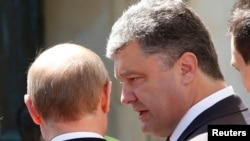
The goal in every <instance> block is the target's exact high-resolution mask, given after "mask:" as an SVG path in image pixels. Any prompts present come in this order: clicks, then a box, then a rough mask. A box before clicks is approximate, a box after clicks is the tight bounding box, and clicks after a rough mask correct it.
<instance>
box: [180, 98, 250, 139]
mask: <svg viewBox="0 0 250 141" xmlns="http://www.w3.org/2000/svg"><path fill="white" fill-rule="evenodd" d="M216 124H240V125H241V124H250V111H249V109H248V108H247V107H246V106H245V105H244V104H243V102H242V101H241V99H240V98H239V97H238V96H236V95H233V96H229V97H227V98H226V99H224V100H222V101H220V102H218V103H216V104H215V105H213V106H212V107H210V108H209V109H207V110H206V111H204V112H202V113H201V114H200V115H199V116H198V117H196V118H195V119H194V120H193V121H192V122H191V124H190V125H189V126H188V127H187V128H186V129H185V131H184V132H183V133H182V134H181V136H180V137H179V139H178V141H187V140H189V139H192V138H193V137H195V136H197V135H199V134H202V133H207V126H208V125H216Z"/></svg>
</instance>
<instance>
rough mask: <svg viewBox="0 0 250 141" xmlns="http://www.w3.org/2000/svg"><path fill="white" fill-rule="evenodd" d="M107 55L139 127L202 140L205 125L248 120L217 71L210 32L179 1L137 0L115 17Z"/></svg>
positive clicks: (173, 140) (177, 140)
mask: <svg viewBox="0 0 250 141" xmlns="http://www.w3.org/2000/svg"><path fill="white" fill-rule="evenodd" d="M106 56H107V57H108V58H110V59H113V60H114V70H115V77H116V78H117V79H119V80H120V81H121V84H122V92H121V102H122V103H123V104H131V105H132V107H133V109H134V111H135V112H137V113H138V118H139V120H140V121H141V122H142V126H141V129H142V131H143V132H145V133H149V134H152V135H155V136H158V137H167V138H168V140H170V141H187V140H191V139H196V140H199V141H202V140H207V133H208V129H207V128H208V125H210V124H241V125H245V124H250V111H249V110H248V108H247V107H246V106H245V105H244V104H243V102H242V100H241V99H240V97H239V96H237V94H235V92H234V90H233V88H232V87H231V86H228V85H227V84H226V83H225V81H224V77H223V74H222V73H221V70H220V67H219V64H218V57H217V54H216V51H215V48H214V45H213V42H212V40H211V37H210V34H209V32H208V30H207V28H206V27H205V25H204V24H203V23H202V21H201V20H200V18H199V17H198V16H197V15H196V14H195V12H193V11H192V10H191V8H189V7H188V6H187V5H186V4H185V3H183V2H182V1H181V0H142V1H140V2H138V3H137V4H134V5H132V6H131V7H129V9H128V10H126V11H125V12H124V13H123V15H122V16H121V17H120V18H119V19H118V20H117V21H116V22H115V24H114V25H113V27H112V31H111V34H110V37H109V40H108V43H107V50H106Z"/></svg>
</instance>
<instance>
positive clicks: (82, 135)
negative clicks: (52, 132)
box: [51, 132, 103, 141]
mask: <svg viewBox="0 0 250 141" xmlns="http://www.w3.org/2000/svg"><path fill="white" fill-rule="evenodd" d="M88 137H91V138H103V136H102V135H100V134H97V133H93V132H72V133H65V134H61V135H59V136H56V137H54V138H53V139H52V140H51V141H62V140H69V139H74V138H88Z"/></svg>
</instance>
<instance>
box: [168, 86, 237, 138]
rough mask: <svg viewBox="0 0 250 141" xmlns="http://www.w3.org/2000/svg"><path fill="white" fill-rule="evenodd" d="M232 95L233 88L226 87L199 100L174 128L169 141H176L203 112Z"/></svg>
mask: <svg viewBox="0 0 250 141" xmlns="http://www.w3.org/2000/svg"><path fill="white" fill-rule="evenodd" d="M233 94H234V90H233V87H232V86H228V87H226V88H224V89H221V90H219V91H217V92H215V93H213V94H212V95H210V96H208V97H206V98H205V99H203V100H201V101H200V102H198V103H197V104H195V105H194V106H192V107H191V108H190V109H189V110H188V111H187V113H186V114H185V115H184V117H183V118H182V119H181V120H180V122H179V123H178V125H177V126H176V128H175V130H174V132H173V133H172V135H171V137H170V141H176V140H177V139H178V138H179V137H180V135H181V134H182V132H183V131H184V130H185V129H186V128H187V127H188V125H189V124H190V123H191V122H192V121H193V120H194V119H195V118H196V117H197V116H198V115H200V114H201V113H202V112H203V111H205V110H206V109H208V108H210V107H211V106H213V105H214V104H215V103H217V102H219V101H221V100H223V99H225V98H226V97H229V96H231V95H233Z"/></svg>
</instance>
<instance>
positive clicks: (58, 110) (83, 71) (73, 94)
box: [24, 43, 111, 141]
mask: <svg viewBox="0 0 250 141" xmlns="http://www.w3.org/2000/svg"><path fill="white" fill-rule="evenodd" d="M110 91H111V82H110V80H109V76H108V72H107V70H106V68H105V66H104V64H103V62H102V61H101V59H100V57H99V56H98V55H97V54H95V53H94V52H93V51H91V50H89V49H87V48H85V47H83V46H80V45H76V44H69V43H66V44H59V45H56V46H54V47H51V48H49V49H47V50H45V51H44V52H42V53H41V54H40V55H39V56H38V57H37V58H36V59H35V61H34V62H33V63H32V64H31V66H30V68H29V70H28V76H27V94H26V95H25V97H24V100H25V104H26V106H27V108H28V110H29V113H30V115H31V117H32V119H33V121H34V122H35V123H36V124H38V125H40V128H41V132H42V136H43V138H44V139H45V140H46V141H65V140H69V141H80V140H84V141H105V138H104V137H105V134H106V129H107V114H108V112H109V103H110Z"/></svg>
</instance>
